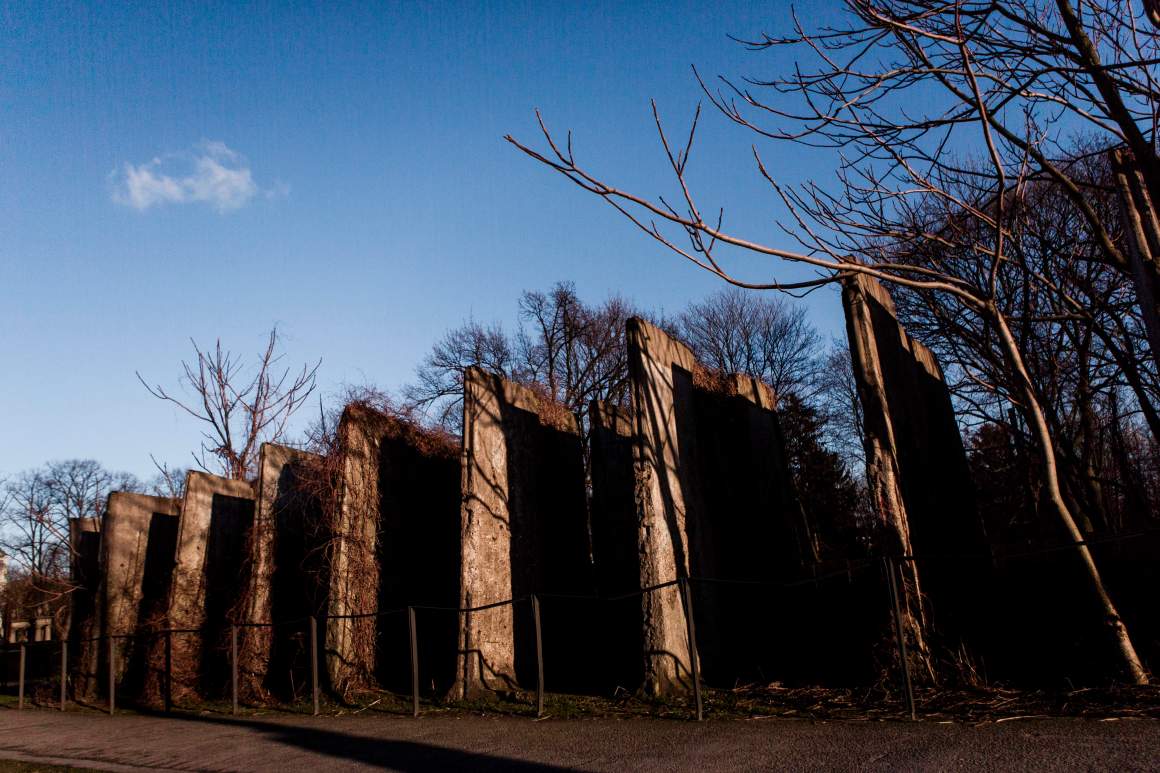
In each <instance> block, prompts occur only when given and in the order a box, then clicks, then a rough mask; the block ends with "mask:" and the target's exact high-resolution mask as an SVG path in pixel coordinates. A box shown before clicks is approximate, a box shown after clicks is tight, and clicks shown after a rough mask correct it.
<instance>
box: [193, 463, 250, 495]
mask: <svg viewBox="0 0 1160 773" xmlns="http://www.w3.org/2000/svg"><path fill="white" fill-rule="evenodd" d="M201 493H212V494H225V495H226V496H231V497H238V498H239V499H253V498H254V486H253V484H252V483H250V482H249V481H246V480H236V479H233V478H223V477H222V476H220V475H213V474H211V473H208V472H202V471H201V470H190V471H189V472H188V473H187V474H186V476H185V498H186V500H188V499H189V498H190V496H191V495H193V494H201Z"/></svg>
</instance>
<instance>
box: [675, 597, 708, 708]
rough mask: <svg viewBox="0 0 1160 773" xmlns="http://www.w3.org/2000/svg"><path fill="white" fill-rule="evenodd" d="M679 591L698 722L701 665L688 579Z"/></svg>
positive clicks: (701, 706) (700, 706)
mask: <svg viewBox="0 0 1160 773" xmlns="http://www.w3.org/2000/svg"><path fill="white" fill-rule="evenodd" d="M680 590H681V595H682V596H683V597H684V602H685V632H686V633H687V634H688V637H689V670H690V671H692V674H693V702H694V703H695V704H696V706H697V721H698V722H700V721H701V720H703V719H704V718H705V708H704V704H702V702H701V664H700V658H699V657H698V656H697V626H696V623H694V622H693V594H692V589H691V587H690V585H689V578H688V577H682V578H681V584H680Z"/></svg>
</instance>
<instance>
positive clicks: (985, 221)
mask: <svg viewBox="0 0 1160 773" xmlns="http://www.w3.org/2000/svg"><path fill="white" fill-rule="evenodd" d="M1088 5H1092V4H1088ZM846 6H847V12H848V17H849V19H850V24H849V25H848V26H846V27H843V28H838V29H823V30H820V31H818V32H807V31H806V30H805V29H804V28H803V27H802V26H801V25H800V24H797V21H796V19H795V20H794V21H795V27H796V29H795V32H794V34H793V35H791V36H790V37H770V36H768V35H767V36H762V37H761V38H760V39H759V40H756V41H753V42H751V43H750V46H751V47H752V48H753V49H755V50H770V49H773V50H779V49H783V48H785V47H787V46H793V47H796V49H797V51H796V52H792V53H790V55H789V57H788V58H786V57H785V55H784V54H782V56H783V58H785V59H786V60H787V61H794V62H795V66H794V68H793V70H792V72H790V73H789V74H787V75H785V76H782V77H774V78H772V79H764V80H757V79H750V80H747V81H745V82H744V83H743V84H741V85H737V84H736V83H734V82H733V81H731V80H729V79H722V83H723V84H724V85H723V88H722V89H721V90H718V91H711V90H710V89H709V88H708V86H706V85H705V84H704V82H702V87H703V89H704V91H705V93H706V94H707V95H708V97H709V99H710V100H711V101H712V103H713V104H714V105H715V106H716V107H717V108H718V110H719V111H720V112H721V113H722V114H724V115H725V116H727V117H728V118H729V119H730V120H732V121H734V122H735V123H737V124H739V125H741V126H743V127H745V128H747V129H749V130H750V131H752V132H754V133H755V134H756V135H758V136H759V137H763V138H769V139H775V140H787V141H791V142H796V143H803V144H814V145H820V146H823V147H830V148H834V149H840V150H841V155H840V157H839V159H838V165H837V168H836V170H835V171H836V174H835V182H836V188H830V187H828V186H825V185H820V184H818V183H814V182H810V183H806V184H805V185H803V186H798V187H790V186H785V185H783V184H781V183H779V182H778V181H777V180H776V179H775V178H774V177H773V175H772V174H771V173H770V171H769V168H768V167H767V165H766V164H765V163H764V161H763V159H762V155H761V153H760V151H759V150H758V149H757V148H756V147H754V149H753V155H754V159H755V162H756V170H757V173H758V174H759V175H760V176H761V178H762V179H764V180H765V181H767V182H768V183H769V184H770V186H771V189H772V191H773V192H774V193H775V194H776V196H777V197H778V199H779V200H780V202H781V203H782V204H783V206H784V207H785V210H786V211H787V213H788V217H789V222H788V223H786V224H785V225H784V226H783V227H784V229H785V231H786V233H787V234H788V235H789V236H791V237H792V238H793V239H796V240H797V242H798V244H799V245H800V246H799V247H797V248H795V249H786V248H783V247H779V246H774V245H770V244H767V243H763V242H761V241H758V240H755V239H751V238H748V237H746V236H744V235H742V234H740V233H738V232H735V231H733V230H732V229H726V228H725V227H724V222H725V220H724V209H723V208H722V207H715V208H712V209H708V208H705V207H704V206H703V205H702V204H701V203H699V201H698V197H697V196H695V195H694V193H693V189H692V187H691V185H690V183H689V179H688V175H687V168H688V163H689V159H690V154H691V150H692V147H693V142H694V139H695V134H696V127H697V123H698V119H699V115H700V109H699V108H698V111H697V114H696V116H695V117H694V119H693V121H692V125H691V127H690V130H689V132H688V135H687V140H686V141H685V142H684V144H683V146H681V145H676V144H674V143H673V142H671V141H670V139H669V135H668V133H667V132H666V131H665V129H664V125H663V122H662V120H661V117H660V113H659V111H658V110H657V108H656V105H655V103H654V105H653V115H654V119H655V123H656V127H657V131H658V136H659V140H660V143H661V147H662V149H663V151H664V157H665V158H666V160H667V162H668V166H669V168H670V170H671V172H672V174H673V180H674V186H673V188H674V193H673V194H672V195H669V196H664V195H662V196H659V197H655V198H650V197H646V196H642V195H639V194H635V193H633V192H630V191H627V190H623V189H621V188H618V187H616V186H615V185H613V184H611V183H609V182H606V181H605V180H604V179H602V178H601V177H599V176H597V175H595V174H593V173H591V172H589V171H588V170H587V169H586V168H585V167H584V166H582V165H581V164H580V163H579V162H578V161H577V159H576V155H575V152H574V150H573V145H572V140H571V136H570V134H569V136H568V138H567V141H557V139H556V137H555V136H554V135H553V134H552V133H551V132H550V131H549V130H548V128H547V126H546V125H545V124H544V122H543V119H542V118H540V127H541V130H542V134H543V138H544V142H545V145H546V147H545V148H544V149H543V150H542V151H540V150H536V149H533V148H532V147H530V146H529V145H527V144H525V143H521V142H518V141H517V140H515V139H514V138H512V137H510V136H509V137H508V138H507V139H508V140H509V141H510V142H511V143H513V144H514V145H515V146H516V147H518V148H519V149H520V150H522V151H523V152H524V153H526V154H527V155H529V156H531V157H532V158H534V159H535V160H537V161H539V162H541V163H543V164H544V165H546V166H548V167H550V168H551V169H553V170H554V171H556V172H558V173H560V174H561V175H563V176H564V177H566V178H567V179H568V180H569V181H571V182H572V183H574V184H576V185H577V186H578V187H580V188H581V189H582V190H585V191H587V192H589V193H591V194H594V195H596V196H598V197H599V198H600V199H602V200H603V201H605V202H606V203H608V204H609V205H611V206H612V207H613V208H614V209H616V210H617V211H618V212H620V213H621V214H622V215H624V216H625V217H627V218H628V219H629V220H630V221H631V222H633V223H634V224H635V225H637V226H638V227H639V228H640V229H641V230H642V231H643V232H644V233H646V234H648V235H649V236H650V237H651V238H653V239H655V240H657V241H658V242H660V243H661V244H662V245H664V246H665V247H666V248H668V249H670V250H672V251H674V252H676V253H677V254H679V255H681V256H682V257H684V258H686V259H687V260H690V261H692V262H693V263H695V264H696V265H698V266H700V267H702V268H704V269H705V270H707V271H709V272H711V273H713V274H714V275H716V276H718V277H720V278H722V279H724V280H725V281H728V282H730V283H732V284H735V285H737V286H739V287H748V288H754V289H773V290H782V291H794V290H809V289H811V288H814V287H818V286H821V285H823V284H826V283H829V282H833V281H837V280H839V279H841V278H843V277H845V276H849V275H851V274H863V275H867V276H870V277H873V278H876V279H878V280H880V281H884V282H888V283H891V284H894V285H896V286H901V287H903V288H908V289H909V290H911V291H914V292H919V293H930V294H939V295H940V296H942V297H944V298H945V299H946V302H948V303H950V304H953V305H954V306H956V307H957V309H958V310H959V312H960V313H962V314H965V315H972V316H974V317H976V318H978V319H979V320H980V321H981V322H982V323H983V324H984V325H985V326H986V327H987V329H988V330H989V331H992V334H993V335H994V338H995V341H996V344H997V349H998V351H999V352H1001V353H1002V357H1003V365H1004V369H1005V371H1006V373H1007V374H1008V378H1007V382H1008V383H1009V384H1010V385H1011V386H1012V389H1011V391H1010V392H1009V393H1008V394H1006V395H1005V397H1006V398H1007V399H1008V400H1010V402H1011V404H1012V405H1013V407H1015V408H1016V409H1017V410H1018V411H1019V412H1020V413H1021V414H1022V415H1023V417H1024V420H1025V421H1026V423H1027V426H1028V427H1029V428H1030V433H1031V435H1032V437H1033V438H1034V439H1035V442H1036V444H1037V446H1038V452H1039V455H1040V460H1041V468H1042V475H1043V479H1044V483H1045V489H1046V494H1047V498H1048V501H1049V502H1050V507H1051V509H1052V510H1053V512H1054V513H1055V515H1056V516H1057V517H1058V519H1059V522H1060V524H1061V525H1062V526H1063V527H1064V529H1065V531H1066V533H1067V534H1068V535H1069V536H1070V538H1071V539H1072V540H1073V541H1074V542H1075V545H1076V546H1075V551H1076V553H1077V555H1078V556H1079V558H1080V559H1081V561H1082V563H1083V565H1084V566H1085V568H1086V570H1087V574H1088V577H1089V578H1090V581H1091V585H1092V588H1093V590H1094V591H1095V592H1096V594H1097V596H1098V598H1099V599H1100V602H1101V604H1102V607H1103V615H1104V618H1105V620H1106V622H1107V625H1108V628H1109V629H1110V631H1111V633H1112V635H1113V636H1114V638H1115V641H1116V642H1117V644H1118V646H1119V651H1120V654H1121V656H1122V659H1123V662H1124V664H1125V667H1126V669H1127V672H1128V674H1129V676H1130V678H1131V680H1132V681H1133V682H1135V683H1137V684H1146V683H1147V681H1148V675H1147V673H1146V671H1145V670H1144V667H1143V664H1142V663H1141V661H1140V658H1139V656H1138V654H1137V653H1136V650H1135V646H1134V645H1133V643H1132V640H1131V637H1130V636H1129V634H1128V631H1127V628H1126V627H1125V625H1124V623H1123V621H1122V619H1121V617H1120V615H1119V612H1118V611H1117V609H1116V606H1115V604H1114V603H1113V601H1112V599H1111V597H1110V596H1109V594H1108V592H1107V590H1106V588H1105V586H1104V583H1103V580H1102V578H1101V575H1100V572H1099V570H1098V568H1097V567H1096V564H1095V561H1094V560H1093V558H1092V555H1091V552H1090V551H1089V549H1088V548H1087V546H1086V544H1085V543H1084V536H1083V532H1082V530H1081V528H1080V526H1079V524H1078V522H1077V519H1076V517H1075V515H1074V513H1073V512H1072V509H1071V507H1070V506H1069V505H1068V502H1067V500H1066V497H1065V496H1064V492H1063V486H1062V484H1061V480H1060V474H1059V464H1058V458H1057V451H1056V443H1055V440H1054V438H1053V436H1052V433H1051V427H1050V424H1049V422H1048V419H1047V416H1046V413H1045V410H1044V405H1043V403H1042V401H1041V398H1040V395H1039V394H1038V393H1037V390H1036V388H1035V385H1034V382H1033V380H1032V376H1031V372H1030V371H1029V367H1028V360H1027V349H1026V346H1025V344H1026V342H1025V341H1021V340H1020V339H1019V338H1018V336H1017V334H1016V330H1015V328H1013V325H1012V318H1011V316H1010V315H1009V313H1008V312H1007V310H1006V309H1005V308H1004V307H1003V305H1002V304H1001V303H1000V285H1001V284H1002V283H1004V282H1009V281H1010V282H1024V283H1029V284H1035V285H1038V286H1040V287H1042V288H1043V289H1044V290H1045V291H1049V290H1050V289H1051V288H1050V284H1049V283H1048V282H1045V281H1043V279H1042V278H1041V277H1039V276H1037V275H1035V274H1034V273H1033V272H1032V271H1031V270H1030V269H1029V267H1028V266H1027V264H1026V263H1024V262H1023V261H1022V260H1021V256H1020V255H1019V254H1018V253H1017V252H1016V251H1012V250H1011V249H1009V248H1010V245H1011V243H1012V242H1013V241H1014V240H1013V239H1012V233H1013V229H1017V228H1018V227H1019V222H1018V220H1016V219H1013V218H1012V217H1011V210H1012V208H1013V205H1015V204H1017V203H1018V202H1019V201H1020V199H1021V197H1022V196H1023V194H1024V192H1025V190H1026V186H1027V184H1028V183H1029V182H1031V181H1034V180H1040V179H1050V180H1052V181H1053V182H1054V183H1055V184H1057V185H1059V186H1061V188H1062V189H1063V190H1065V191H1066V192H1067V195H1068V196H1069V200H1070V201H1071V202H1072V204H1073V205H1074V207H1075V208H1076V209H1077V210H1078V211H1079V213H1080V215H1081V216H1082V217H1083V218H1084V221H1085V223H1086V225H1087V227H1088V228H1090V230H1091V232H1092V235H1093V237H1094V239H1095V240H1096V241H1097V242H1098V243H1099V244H1100V246H1101V251H1100V258H1101V259H1102V260H1105V261H1107V262H1108V263H1109V264H1111V265H1113V266H1116V267H1117V268H1119V269H1120V270H1123V271H1131V264H1130V262H1129V261H1128V260H1127V258H1126V257H1125V256H1124V253H1123V251H1122V250H1121V248H1120V247H1119V245H1117V244H1116V242H1115V240H1114V238H1113V235H1112V234H1110V233H1108V231H1107V229H1106V228H1105V227H1104V224H1103V223H1102V222H1100V219H1099V216H1098V214H1097V213H1096V212H1095V211H1094V208H1093V207H1092V206H1091V202H1090V200H1089V197H1088V196H1087V195H1086V193H1085V191H1084V188H1083V187H1082V186H1080V185H1079V184H1078V183H1077V182H1076V181H1075V180H1074V179H1073V178H1072V177H1071V176H1070V175H1069V174H1068V171H1067V165H1066V163H1065V162H1062V161H1060V159H1061V158H1063V159H1071V158H1074V155H1073V154H1071V153H1070V150H1071V147H1069V146H1068V145H1067V144H1066V143H1067V142H1068V136H1069V135H1068V132H1066V131H1063V127H1062V126H1061V121H1062V119H1061V115H1062V116H1066V119H1067V120H1068V121H1072V122H1081V123H1085V124H1087V125H1088V126H1089V127H1092V128H1093V130H1095V131H1099V132H1102V133H1104V135H1105V136H1106V137H1107V138H1109V140H1110V141H1111V142H1112V143H1122V144H1124V145H1126V146H1127V147H1128V148H1129V149H1130V150H1131V152H1132V154H1133V157H1134V163H1135V164H1136V165H1137V168H1138V169H1139V170H1140V172H1141V175H1142V176H1143V177H1144V179H1145V180H1146V181H1149V183H1150V182H1151V181H1153V180H1156V179H1157V178H1158V174H1160V165H1158V164H1156V161H1155V159H1156V154H1155V150H1154V145H1153V143H1154V139H1155V128H1156V124H1157V110H1158V109H1160V99H1157V98H1156V97H1157V94H1156V89H1155V87H1154V86H1155V84H1154V79H1153V75H1152V68H1153V67H1154V65H1155V63H1156V57H1155V52H1156V42H1157V38H1156V31H1155V30H1154V29H1152V28H1150V27H1145V26H1144V25H1143V24H1142V23H1140V22H1141V21H1142V19H1143V17H1142V15H1141V11H1140V9H1139V7H1138V6H1135V5H1133V4H1132V3H1131V2H1105V3H1102V4H1100V3H1097V4H1094V5H1093V7H1092V9H1091V10H1092V12H1086V11H1085V13H1084V15H1082V16H1081V15H1080V14H1078V13H1077V12H1076V10H1075V9H1074V8H1073V6H1072V5H1071V4H1070V2H1068V0H1057V2H1055V3H1048V4H1045V3H1037V2H1030V1H1026V2H1022V1H1020V0H1009V1H1005V2H1004V1H1000V2H994V1H993V0H988V1H987V2H981V1H980V2H970V1H967V0H915V1H914V2H901V1H894V2H883V3H875V2H872V1H871V0H847V2H846ZM1093 39H1094V40H1097V41H1099V45H1098V46H1097V44H1096V43H1093ZM1101 46H1102V48H1101ZM794 53H799V54H800V55H799V56H795V55H794ZM1102 53H1106V54H1110V55H1111V57H1110V59H1109V57H1108V56H1103V55H1102ZM802 59H805V60H806V61H805V62H804V63H803V61H802ZM761 89H766V90H768V91H771V92H775V93H781V94H785V93H789V94H793V95H796V96H797V97H798V99H797V104H796V107H793V108H787V107H783V106H782V105H783V102H782V101H780V100H778V101H776V102H775V101H773V100H770V99H762V98H761V96H760V94H759V91H760V90H761ZM913 95H921V98H919V99H915V98H913ZM537 116H538V114H537ZM952 149H953V150H956V151H958V152H957V153H952V152H951V150H952ZM964 156H965V160H964ZM1151 190H1154V191H1160V186H1151ZM703 213H708V216H707V217H706V215H705V214H703ZM964 226H965V227H964ZM941 250H950V251H954V252H955V253H957V254H961V255H964V256H970V257H971V259H972V260H973V261H974V262H975V263H976V265H977V270H976V271H975V272H974V273H973V276H972V277H971V278H969V279H968V278H965V277H964V276H962V275H961V272H956V271H948V270H946V269H945V267H944V266H942V265H941V264H940V263H939V262H937V260H936V261H935V262H934V263H932V262H931V261H930V259H929V258H930V256H932V255H935V256H937V255H938V254H939V253H940V251H941ZM732 251H743V252H748V253H751V254H756V255H760V256H766V257H769V258H776V259H780V260H784V261H790V262H795V263H800V264H804V265H806V266H810V267H813V268H814V269H815V270H816V271H817V272H818V277H817V278H816V279H812V280H806V281H800V282H781V281H778V280H777V279H776V277H775V278H774V279H773V280H770V279H761V280H756V281H755V280H751V279H747V278H744V277H741V276H738V275H735V274H734V273H733V272H732V271H731V270H730V269H729V268H728V266H727V261H728V255H729V253H730V252H732ZM916 254H917V255H920V256H922V259H919V260H916V259H914V256H915V255H916ZM1149 302H1150V301H1149V300H1148V299H1146V298H1143V299H1142V300H1141V305H1142V306H1147V304H1148V303H1149ZM1153 348H1154V349H1155V348H1157V346H1156V342H1155V341H1153ZM880 511H881V512H883V513H885V514H889V508H888V507H887V506H885V505H884V504H882V503H880ZM896 529H897V531H898V533H899V534H900V535H903V538H904V537H905V533H906V532H905V525H904V524H896ZM904 541H905V540H904ZM902 548H903V549H907V548H909V545H906V544H903V545H902Z"/></svg>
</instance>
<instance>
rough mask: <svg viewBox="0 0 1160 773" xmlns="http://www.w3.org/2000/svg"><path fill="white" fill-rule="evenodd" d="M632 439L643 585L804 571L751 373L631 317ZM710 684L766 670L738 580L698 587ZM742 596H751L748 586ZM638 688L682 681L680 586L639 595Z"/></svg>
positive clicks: (807, 539)
mask: <svg viewBox="0 0 1160 773" xmlns="http://www.w3.org/2000/svg"><path fill="white" fill-rule="evenodd" d="M628 349H629V369H630V375H631V379H632V399H633V422H634V435H635V439H636V451H635V461H634V464H635V478H636V507H637V513H638V517H637V520H638V523H639V528H640V537H639V546H640V555H641V567H640V568H641V571H640V583H641V587H650V586H654V585H661V584H664V583H668V582H673V581H676V580H680V579H683V578H688V577H693V578H713V579H717V580H736V581H743V582H763V581H774V580H777V579H781V578H786V577H791V576H796V575H799V574H800V573H801V572H802V570H803V568H804V567H806V566H809V565H811V564H812V562H813V561H814V560H816V556H815V548H814V544H813V537H812V535H811V533H810V529H809V527H808V524H806V522H805V518H804V515H803V513H802V510H801V507H800V505H799V504H798V502H797V499H796V497H795V496H794V493H793V486H792V481H791V480H790V476H789V472H788V467H787V464H786V459H785V452H784V438H783V437H782V435H781V428H780V425H779V423H778V419H777V414H776V412H775V410H774V401H773V395H772V393H771V392H770V391H769V390H768V388H767V387H764V386H763V385H761V384H759V383H758V382H756V381H755V380H753V379H749V378H742V377H736V376H727V377H724V376H711V375H710V374H708V373H706V372H705V370H704V369H703V368H701V367H700V366H699V365H698V363H697V362H696V360H695V358H694V357H693V354H692V352H691V351H689V349H688V348H687V347H685V346H684V345H683V344H681V343H679V342H677V341H674V340H672V339H671V338H669V337H668V336H667V335H666V334H665V333H664V332H663V331H661V330H660V329H658V328H656V327H655V326H653V325H651V324H649V323H647V322H644V321H643V320H639V319H632V320H629V323H628ZM693 592H694V594H695V599H696V601H697V603H696V604H695V605H694V607H695V609H694V611H695V614H696V616H697V620H696V622H697V630H698V637H697V643H698V650H699V653H700V656H701V659H702V663H701V666H702V673H703V674H704V675H705V677H706V679H707V680H708V681H717V682H720V683H728V682H729V681H731V680H732V679H734V678H738V677H739V676H741V675H748V674H750V673H760V672H762V671H763V670H764V668H763V667H764V666H765V661H766V660H767V657H766V656H765V655H763V654H762V653H761V652H760V651H759V650H760V648H759V646H758V642H760V641H761V639H762V636H763V632H762V631H761V630H754V629H753V628H752V623H753V621H754V620H755V618H756V615H755V614H754V613H753V607H752V606H751V605H748V604H747V602H748V601H749V599H748V598H747V593H746V592H745V591H744V590H743V589H741V588H740V586H732V588H731V589H730V590H724V589H721V588H720V587H719V588H718V589H717V590H714V589H712V587H711V586H709V585H707V584H704V583H696V584H695V585H694V588H693ZM748 595H753V591H749V592H748ZM643 611H644V636H645V651H646V661H645V687H646V689H647V690H648V691H650V692H654V693H667V692H673V691H682V690H685V689H687V688H688V685H689V681H688V676H689V672H690V658H689V647H688V635H687V630H686V618H685V613H684V608H683V606H682V598H681V594H680V591H679V588H678V587H677V586H670V587H668V588H666V589H663V590H660V591H655V592H652V593H648V594H646V595H645V596H644V597H643Z"/></svg>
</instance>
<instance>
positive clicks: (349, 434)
mask: <svg viewBox="0 0 1160 773" xmlns="http://www.w3.org/2000/svg"><path fill="white" fill-rule="evenodd" d="M338 435H339V437H342V438H346V439H348V441H349V440H350V439H352V438H354V437H355V436H359V437H361V438H362V439H363V440H364V441H366V442H370V443H378V442H379V441H381V440H382V439H383V438H384V437H397V438H403V439H405V440H406V441H407V442H409V443H410V444H411V445H413V446H415V447H416V448H418V449H419V450H420V451H422V452H423V453H425V454H427V455H429V456H445V457H448V458H451V457H455V456H459V454H460V451H461V446H462V443H459V442H456V441H455V439H454V438H453V437H452V436H450V435H445V434H443V433H441V432H439V431H435V430H430V429H427V428H425V427H422V426H420V425H419V424H416V423H414V422H409V421H406V420H405V419H403V418H400V417H398V416H391V415H390V414H386V413H383V412H382V411H379V410H376V409H375V408H372V407H371V406H369V405H365V404H363V403H350V404H348V405H347V406H346V407H345V408H343V411H342V418H340V419H339V422H338ZM303 453H308V452H303Z"/></svg>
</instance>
